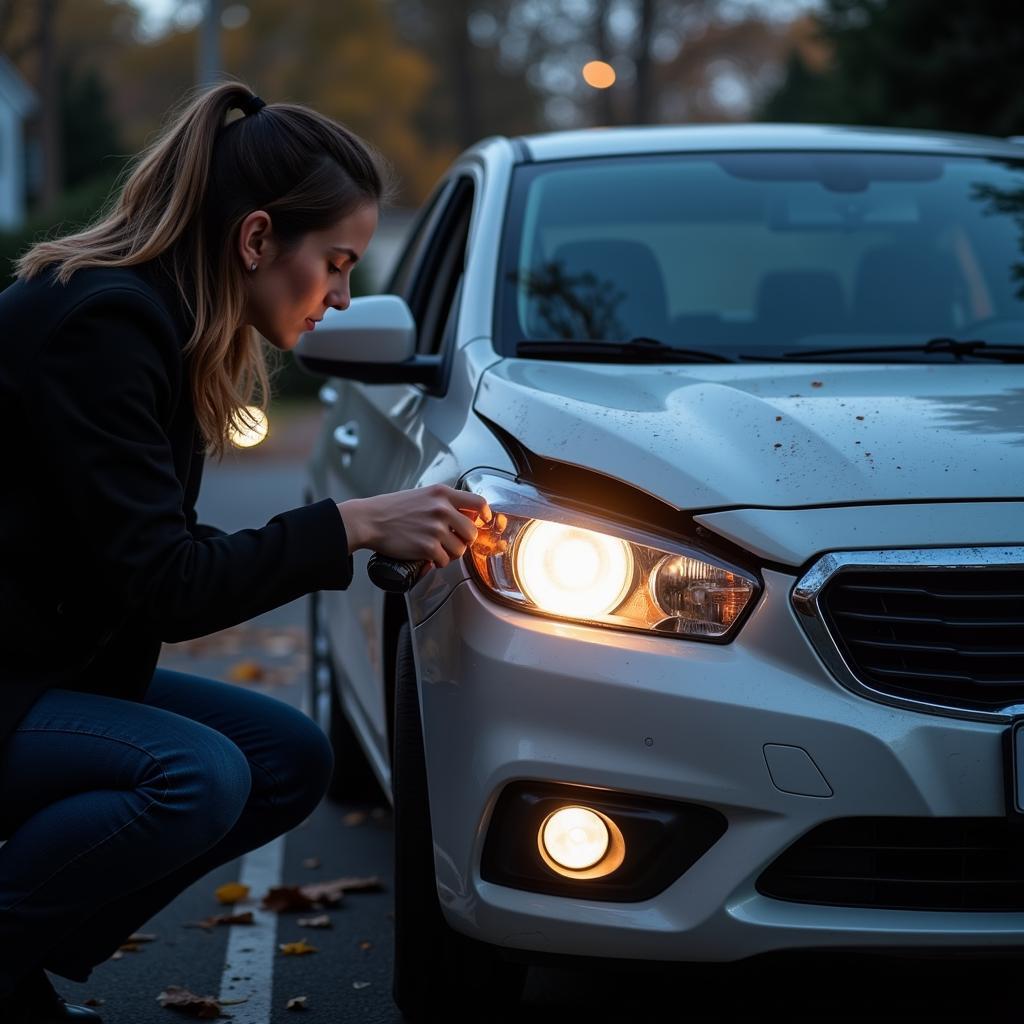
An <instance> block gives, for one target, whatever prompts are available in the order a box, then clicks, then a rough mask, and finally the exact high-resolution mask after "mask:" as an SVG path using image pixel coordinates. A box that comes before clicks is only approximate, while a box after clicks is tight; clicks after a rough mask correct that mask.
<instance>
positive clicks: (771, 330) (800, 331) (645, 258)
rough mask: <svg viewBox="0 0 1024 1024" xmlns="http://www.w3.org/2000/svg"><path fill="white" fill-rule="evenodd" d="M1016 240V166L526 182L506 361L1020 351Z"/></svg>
mask: <svg viewBox="0 0 1024 1024" xmlns="http://www.w3.org/2000/svg"><path fill="white" fill-rule="evenodd" d="M1022 224H1024V163H1020V162H1016V161H1008V160H985V159H980V158H971V157H961V156H955V157H941V156H934V155H925V154H921V155H918V154H893V153H886V154H872V153H867V154H864V153H732V154H717V155H715V154H710V155H699V156H690V155H673V156H668V157H666V156H642V157H629V158H614V159H603V160H577V161H571V162H566V163H551V164H547V165H542V164H535V165H529V166H526V167H523V168H519V169H517V171H516V179H515V182H514V186H513V199H512V204H511V206H510V217H509V225H508V230H507V233H506V239H505V243H504V245H503V256H502V259H503V268H502V278H503V279H502V288H501V295H500V299H499V303H500V311H499V321H498V322H499V325H500V340H501V347H502V348H503V350H504V351H505V352H506V353H508V354H513V353H514V350H515V344H516V342H517V341H518V340H521V339H530V338H533V339H566V340H586V339H595V340H596V339H600V340H612V341H616V340H626V339H629V338H632V337H636V336H646V337H654V338H658V339H660V340H662V341H666V342H668V343H670V344H674V345H678V346H680V347H698V346H699V347H702V348H712V349H717V350H721V351H722V352H724V353H726V354H729V353H734V352H737V351H743V352H751V351H757V350H758V349H759V348H760V349H762V350H766V351H767V350H778V348H779V346H780V345H783V346H794V345H795V346H807V347H821V346H822V345H823V344H831V343H837V344H838V343H840V342H842V343H845V344H853V343H857V344H859V343H861V341H863V343H864V344H871V343H878V342H895V341H902V340H904V339H914V340H922V341H923V340H926V339H928V338H931V337H935V336H941V335H959V334H960V332H963V331H966V332H968V335H969V336H970V337H978V336H981V337H985V338H988V339H989V340H991V341H1019V339H1020V336H1021V334H1022V331H1024V284H1022V281H1024V259H1022V244H1021V236H1022ZM976 325H977V326H976ZM976 330H981V331H982V333H981V334H977V333H973V332H975V331H976Z"/></svg>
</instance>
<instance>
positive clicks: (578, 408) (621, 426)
mask: <svg viewBox="0 0 1024 1024" xmlns="http://www.w3.org/2000/svg"><path fill="white" fill-rule="evenodd" d="M475 408H476V410H477V411H478V412H479V413H480V414H481V415H482V416H484V417H486V418H487V419H488V420H491V421H493V422H494V423H496V424H498V425H499V426H500V427H502V428H504V429H505V430H506V431H508V432H509V433H511V434H512V435H513V436H515V437H516V438H517V439H518V440H519V441H520V442H521V443H522V444H523V445H524V446H525V447H526V448H528V449H529V450H530V451H532V452H534V453H535V454H537V455H540V456H544V457H546V458H550V459H557V460H559V461H562V462H568V463H573V464H576V465H581V466H585V467H587V468H590V469H594V470H597V471H598V472H601V473H605V474H607V475H609V476H613V477H617V478H618V479H620V480H625V481H627V482H629V483H631V484H633V485H635V486H637V487H639V488H641V489H643V490H645V491H647V492H649V493H651V494H654V495H656V496H658V497H660V498H662V499H664V500H665V501H667V502H669V503H671V504H673V505H675V506H677V507H679V508H688V509H695V508H705V509H706V508H720V507H723V506H732V507H736V506H751V505H756V506H770V507H780V508H791V507H794V506H801V505H822V504H836V503H857V502H874V501H892V500H907V499H910V500H919V499H958V498H998V497H1011V496H1015V495H1016V496H1019V495H1020V494H1021V481H1022V480H1024V366H1020V365H1017V364H1001V363H991V364H989V363H984V364H979V363H958V364H957V363H950V364H942V365H937V364H920V363H915V364H889V365H877V364H873V365H871V366H864V365H863V364H860V365H852V364H845V365H836V364H831V363H830V364H820V363H819V364H811V363H792V364H779V363H772V364H759V365H734V364H720V365H717V364H716V365H705V364H700V365H689V364H687V365H685V366H668V367H666V366H663V365H659V366H623V365H613V364H608V363H602V364H581V363H563V362H548V361H541V360H525V359H505V360H502V361H500V362H498V363H495V364H494V365H493V366H491V367H490V368H489V369H488V370H487V372H486V373H485V374H484V376H483V377H482V379H481V382H480V388H479V389H478V391H477V398H476V402H475Z"/></svg>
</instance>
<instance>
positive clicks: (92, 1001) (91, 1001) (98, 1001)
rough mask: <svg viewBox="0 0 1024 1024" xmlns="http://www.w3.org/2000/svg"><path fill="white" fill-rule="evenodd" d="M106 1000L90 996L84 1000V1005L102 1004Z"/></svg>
mask: <svg viewBox="0 0 1024 1024" xmlns="http://www.w3.org/2000/svg"><path fill="white" fill-rule="evenodd" d="M104 1002H106V1000H104V999H97V998H96V997H95V996H89V998H88V999H83V1000H82V1005H83V1006H102V1005H103V1004H104Z"/></svg>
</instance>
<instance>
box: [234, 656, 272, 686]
mask: <svg viewBox="0 0 1024 1024" xmlns="http://www.w3.org/2000/svg"><path fill="white" fill-rule="evenodd" d="M263 675H264V672H263V666H262V665H261V664H260V663H259V662H258V661H236V662H235V663H234V665H232V666H231V668H229V669H228V679H229V680H230V681H231V682H232V683H254V682H256V681H257V680H258V679H262V678H263Z"/></svg>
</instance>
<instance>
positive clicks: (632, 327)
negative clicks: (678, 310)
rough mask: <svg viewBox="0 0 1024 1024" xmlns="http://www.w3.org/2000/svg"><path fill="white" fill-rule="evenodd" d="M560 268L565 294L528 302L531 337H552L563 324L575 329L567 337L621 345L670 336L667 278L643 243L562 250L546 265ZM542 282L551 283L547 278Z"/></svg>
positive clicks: (595, 242)
mask: <svg viewBox="0 0 1024 1024" xmlns="http://www.w3.org/2000/svg"><path fill="white" fill-rule="evenodd" d="M547 265H548V266H549V267H550V266H552V265H554V266H556V267H557V268H558V275H559V276H558V279H559V280H560V281H561V282H563V286H562V289H561V292H559V293H555V294H551V293H549V294H548V295H546V296H545V295H542V294H541V290H540V289H539V288H537V287H535V288H533V289H531V291H532V292H533V294H532V295H531V297H530V302H529V311H530V312H529V316H528V318H527V330H528V331H529V333H530V334H531V336H533V337H564V336H566V334H565V332H561V333H552V332H553V331H555V330H556V328H557V326H558V325H559V324H560V323H564V322H569V323H572V324H574V325H576V326H575V329H574V330H572V331H571V332H570V333H569V334H568V336H569V337H574V338H588V337H589V338H595V339H603V340H607V341H623V340H627V339H629V338H633V337H637V336H640V335H643V336H646V337H652V338H658V339H661V340H663V341H664V340H669V339H668V338H667V335H668V332H669V318H668V295H667V292H666V290H665V279H664V277H663V275H662V272H661V268H660V266H659V265H658V261H657V258H656V257H655V255H654V252H653V250H652V249H651V248H650V247H649V246H646V245H643V244H642V243H640V242H634V241H628V240H625V239H619V238H596V239H587V240H586V241H580V242H568V243H566V244H564V245H560V246H559V247H558V248H557V249H556V250H555V251H554V252H553V253H552V256H551V260H550V261H549V263H548V264H547ZM541 280H542V282H543V281H545V280H547V281H549V282H550V281H551V280H552V278H551V277H550V276H543V275H542V278H541Z"/></svg>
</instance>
